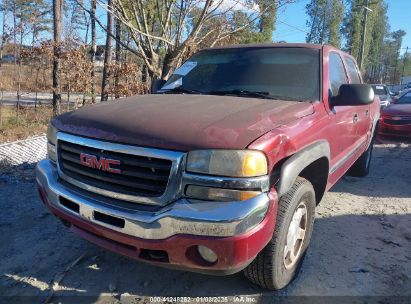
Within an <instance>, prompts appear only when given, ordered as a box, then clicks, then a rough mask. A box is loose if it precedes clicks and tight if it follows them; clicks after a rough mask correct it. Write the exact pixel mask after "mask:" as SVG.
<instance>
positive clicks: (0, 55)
mask: <svg viewBox="0 0 411 304" xmlns="http://www.w3.org/2000/svg"><path fill="white" fill-rule="evenodd" d="M8 6H9V2H8V0H3V4H1V6H0V10H1V11H3V19H2V22H3V24H2V31H1V42H0V43H1V44H0V67H1V65H2V62H3V50H4V44H5V43H6V41H7V36H8V35H7V33H6V22H7V20H6V16H7V11H8V10H9V7H8Z"/></svg>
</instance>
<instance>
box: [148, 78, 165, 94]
mask: <svg viewBox="0 0 411 304" xmlns="http://www.w3.org/2000/svg"><path fill="white" fill-rule="evenodd" d="M165 83H166V81H165V80H164V79H154V80H153V81H152V82H151V94H155V93H157V91H159V90H160V89H161V88H162V87H163V85H164V84H165Z"/></svg>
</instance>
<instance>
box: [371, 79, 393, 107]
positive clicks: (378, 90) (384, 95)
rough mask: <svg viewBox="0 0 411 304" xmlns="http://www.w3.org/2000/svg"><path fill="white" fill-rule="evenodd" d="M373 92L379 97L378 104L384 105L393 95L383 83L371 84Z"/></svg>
mask: <svg viewBox="0 0 411 304" xmlns="http://www.w3.org/2000/svg"><path fill="white" fill-rule="evenodd" d="M372 88H373V89H374V93H375V94H376V95H378V97H379V98H380V106H381V107H386V106H388V105H389V104H390V103H391V102H392V97H393V96H395V94H394V93H392V92H391V91H390V90H389V89H388V87H387V86H386V85H384V84H373V85H372Z"/></svg>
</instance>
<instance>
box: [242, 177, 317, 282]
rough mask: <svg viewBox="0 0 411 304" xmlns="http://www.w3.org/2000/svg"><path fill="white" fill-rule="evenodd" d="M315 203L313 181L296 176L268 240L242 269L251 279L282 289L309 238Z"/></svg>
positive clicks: (302, 254)
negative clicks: (253, 258) (252, 259)
mask: <svg viewBox="0 0 411 304" xmlns="http://www.w3.org/2000/svg"><path fill="white" fill-rule="evenodd" d="M315 206H316V202H315V192H314V188H313V186H312V184H311V183H310V182H309V181H308V180H306V179H305V178H302V177H298V178H297V179H296V181H295V183H294V185H293V186H292V187H291V189H290V190H289V191H288V192H287V193H286V194H285V195H283V196H282V197H281V199H280V201H279V203H278V215H277V221H276V226H275V231H274V234H273V237H272V239H271V241H270V242H269V243H268V244H267V246H266V247H265V248H264V249H263V250H262V251H261V252H260V253H259V254H258V255H257V257H256V258H255V260H254V261H253V262H252V263H251V264H250V265H249V266H248V267H247V268H246V269H245V270H244V274H245V276H246V277H247V278H248V279H249V280H250V281H252V282H253V283H255V284H257V285H260V286H261V287H263V288H267V289H272V290H276V289H281V288H283V287H285V286H287V285H288V283H290V282H291V280H292V279H293V278H294V276H295V274H296V273H297V271H298V269H299V266H300V264H301V262H302V260H303V257H304V255H305V251H306V249H307V247H308V244H309V242H310V239H311V234H312V229H313V224H314V217H315Z"/></svg>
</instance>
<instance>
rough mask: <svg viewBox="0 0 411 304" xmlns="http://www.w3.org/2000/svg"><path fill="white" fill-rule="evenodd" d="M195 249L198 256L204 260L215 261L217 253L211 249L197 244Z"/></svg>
mask: <svg viewBox="0 0 411 304" xmlns="http://www.w3.org/2000/svg"><path fill="white" fill-rule="evenodd" d="M197 251H198V253H199V254H200V256H201V257H202V258H203V259H204V261H206V262H208V263H210V264H214V263H215V262H217V259H218V258H217V254H216V253H215V252H214V251H213V250H211V249H210V248H208V247H206V246H202V245H198V246H197Z"/></svg>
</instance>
